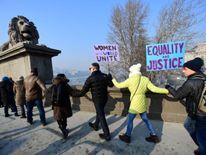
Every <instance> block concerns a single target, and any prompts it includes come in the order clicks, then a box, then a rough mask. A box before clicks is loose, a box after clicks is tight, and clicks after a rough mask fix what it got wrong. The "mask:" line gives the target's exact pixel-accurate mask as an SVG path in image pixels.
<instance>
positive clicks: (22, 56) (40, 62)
mask: <svg viewBox="0 0 206 155" xmlns="http://www.w3.org/2000/svg"><path fill="white" fill-rule="evenodd" d="M59 53H61V51H59V50H56V49H51V48H48V47H46V46H38V45H33V44H27V43H18V44H16V45H15V46H13V47H12V48H10V49H8V50H5V51H3V52H1V53H0V78H1V77H3V76H8V77H12V79H13V80H14V81H16V80H17V79H18V78H19V77H20V76H24V77H26V76H27V75H29V74H30V71H31V68H34V67H36V68H38V73H39V77H40V78H41V80H43V81H44V82H45V83H50V82H51V80H52V78H53V69H52V59H51V58H52V57H53V56H57V55H58V54H59ZM0 80H1V79H0Z"/></svg>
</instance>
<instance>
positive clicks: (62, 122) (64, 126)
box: [57, 118, 67, 129]
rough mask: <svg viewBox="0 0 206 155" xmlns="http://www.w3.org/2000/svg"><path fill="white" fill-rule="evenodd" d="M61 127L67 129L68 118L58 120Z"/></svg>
mask: <svg viewBox="0 0 206 155" xmlns="http://www.w3.org/2000/svg"><path fill="white" fill-rule="evenodd" d="M57 123H58V125H59V128H60V129H66V127H67V118H63V119H61V120H57Z"/></svg>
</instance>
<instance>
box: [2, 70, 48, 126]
mask: <svg viewBox="0 0 206 155" xmlns="http://www.w3.org/2000/svg"><path fill="white" fill-rule="evenodd" d="M46 90H47V89H46V86H45V84H44V83H43V82H42V81H41V80H40V79H39V77H38V70H37V68H33V69H31V74H30V75H29V76H27V77H26V78H25V79H24V77H23V76H21V77H19V80H17V81H15V82H14V81H13V80H12V78H9V77H7V76H4V77H3V78H2V81H1V82H0V99H1V103H2V105H3V107H4V114H5V117H9V116H10V114H9V108H11V110H12V111H13V112H14V113H15V116H17V117H18V116H19V114H18V110H17V106H19V107H20V109H21V118H27V122H28V123H30V124H33V118H32V116H33V114H32V110H33V107H34V106H37V108H38V110H39V115H40V119H41V123H42V125H43V126H45V125H46V118H45V111H44V107H43V102H42V97H43V96H44V94H45V93H46ZM25 107H26V110H27V112H25Z"/></svg>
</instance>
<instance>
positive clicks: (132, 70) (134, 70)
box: [129, 63, 142, 77]
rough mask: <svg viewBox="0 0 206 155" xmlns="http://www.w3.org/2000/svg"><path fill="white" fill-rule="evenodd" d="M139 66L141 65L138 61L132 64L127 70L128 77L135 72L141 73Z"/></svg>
mask: <svg viewBox="0 0 206 155" xmlns="http://www.w3.org/2000/svg"><path fill="white" fill-rule="evenodd" d="M141 66H142V65H141V64H140V63H138V64H136V65H132V66H131V67H130V68H129V71H130V74H129V77H131V76H132V75H135V74H139V75H141Z"/></svg>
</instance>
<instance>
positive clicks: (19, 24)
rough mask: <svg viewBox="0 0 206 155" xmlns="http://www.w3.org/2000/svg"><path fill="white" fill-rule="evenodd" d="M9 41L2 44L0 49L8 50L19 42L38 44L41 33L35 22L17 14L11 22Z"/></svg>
mask: <svg viewBox="0 0 206 155" xmlns="http://www.w3.org/2000/svg"><path fill="white" fill-rule="evenodd" d="M8 35H9V41H8V42H6V43H4V44H3V45H2V46H0V51H4V50H7V49H9V48H11V47H12V46H14V45H15V44H17V43H19V42H26V43H29V44H38V39H39V33H38V31H37V29H36V27H35V25H34V23H33V22H31V21H29V20H28V19H27V18H26V17H24V16H17V17H14V18H12V19H11V22H10V23H9V30H8Z"/></svg>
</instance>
